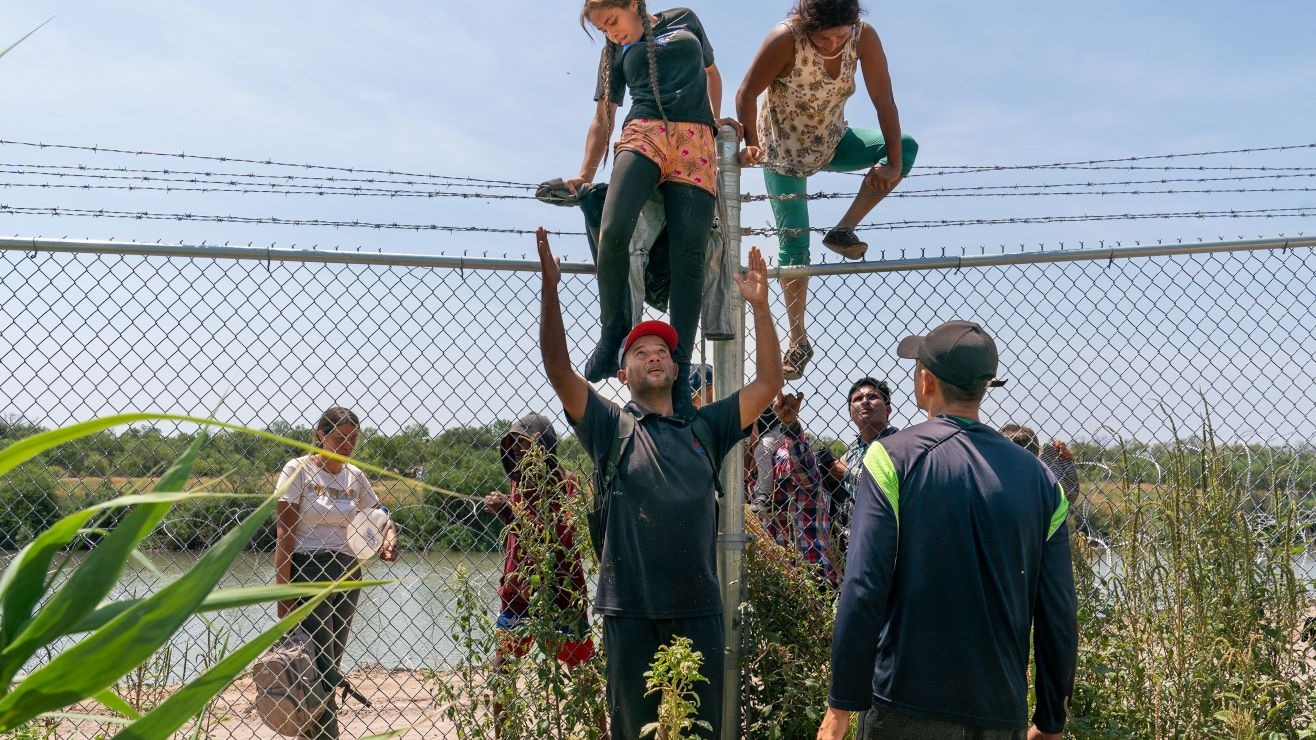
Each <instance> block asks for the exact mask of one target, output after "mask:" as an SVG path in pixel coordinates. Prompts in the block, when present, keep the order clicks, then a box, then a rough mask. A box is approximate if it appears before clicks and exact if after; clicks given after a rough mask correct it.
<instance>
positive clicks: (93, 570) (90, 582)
mask: <svg viewBox="0 0 1316 740" xmlns="http://www.w3.org/2000/svg"><path fill="white" fill-rule="evenodd" d="M205 440H206V436H205V434H198V435H197V438H196V439H195V440H193V441H192V444H191V445H190V446H189V447H188V448H187V451H186V452H184V453H183V454H182V455H181V456H180V457H179V458H178V460H177V461H175V462H174V464H173V465H171V466H170V467H169V469H168V470H166V471H165V473H164V475H162V476H161V477H160V479H159V480H158V481H156V483H155V487H154V488H153V491H154V492H157V493H160V492H165V491H179V490H182V489H183V487H184V486H186V485H187V479H188V476H190V475H191V474H192V465H193V464H194V463H195V462H196V458H197V454H198V453H200V451H201V446H202V445H203V444H204V443H205ZM172 506H173V503H172V502H164V503H158V504H138V505H137V506H136V507H134V508H133V510H132V511H131V512H129V513H128V515H127V516H125V517H124V518H123V520H122V521H120V522H119V524H118V525H116V526H115V527H114V529H113V530H111V531H110V533H109V534H108V535H106V536H105V538H104V539H102V540H101V541H100V543H99V544H98V545H97V546H96V549H95V550H92V551H91V552H90V553H88V555H87V557H85V558H84V559H83V561H82V564H81V565H79V566H78V568H77V569H76V570H74V571H73V574H72V575H71V576H69V579H68V581H67V582H65V584H64V586H63V587H62V588H60V589H59V590H58V591H56V592H55V594H54V595H53V596H51V597H50V599H49V600H48V601H47V602H46V603H45V604H43V605H42V607H41V609H40V610H38V611H37V612H36V614H34V615H32V617H31V619H30V620H28V622H27V625H26V626H25V627H24V628H23V630H22V632H20V633H19V634H18V635H17V636H16V637H14V638H13V640H12V641H10V642H9V643H8V644H6V645H5V646H4V649H3V651H0V686H8V685H9V682H10V681H11V680H12V679H13V677H14V675H15V674H16V673H17V672H18V671H19V670H21V669H22V666H23V664H24V663H26V662H27V660H28V658H30V657H32V656H33V655H34V654H36V652H37V650H40V649H41V648H42V647H44V646H45V645H47V644H48V643H50V642H51V641H53V640H54V639H55V638H56V637H59V636H60V635H62V634H65V633H66V632H68V630H69V628H71V627H72V626H73V625H75V624H77V623H78V622H79V621H81V619H82V618H83V617H84V616H86V615H87V614H89V613H91V612H92V610H94V609H95V608H96V605H97V604H99V603H100V601H101V599H103V598H105V596H106V595H107V594H109V593H110V590H111V589H113V588H114V586H115V584H117V583H118V582H119V577H120V576H121V575H123V570H124V567H125V566H127V564H128V561H129V560H130V559H131V558H132V554H133V552H134V551H136V549H137V546H138V545H139V544H141V542H142V540H144V539H146V536H147V535H149V534H150V533H151V530H153V529H155V527H156V525H157V524H159V523H160V520H162V519H164V517H165V514H167V513H169V509H170V508H171V507H172ZM21 616H22V615H17V614H16V615H12V617H7V619H6V622H7V623H8V622H9V619H10V618H13V617H21ZM15 621H16V620H15Z"/></svg>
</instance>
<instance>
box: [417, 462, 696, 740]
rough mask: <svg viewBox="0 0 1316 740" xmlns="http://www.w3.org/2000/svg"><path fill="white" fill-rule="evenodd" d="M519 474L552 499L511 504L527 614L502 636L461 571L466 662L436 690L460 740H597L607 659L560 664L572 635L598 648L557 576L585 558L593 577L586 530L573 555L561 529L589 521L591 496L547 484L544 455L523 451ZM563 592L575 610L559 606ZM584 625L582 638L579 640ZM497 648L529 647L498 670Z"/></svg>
mask: <svg viewBox="0 0 1316 740" xmlns="http://www.w3.org/2000/svg"><path fill="white" fill-rule="evenodd" d="M500 470H501V467H500ZM521 476H522V477H521V481H522V484H523V485H524V486H525V487H526V488H527V489H529V490H539V491H544V492H546V493H545V495H542V496H538V497H535V500H534V502H533V503H532V504H528V505H514V506H513V508H512V521H511V523H509V524H508V525H507V527H506V528H505V529H504V530H502V532H501V534H502V536H504V537H505V536H506V535H508V534H512V535H515V536H516V539H517V543H518V549H519V551H520V553H521V559H520V566H519V568H518V569H517V570H516V571H515V572H514V573H512V574H511V575H510V576H508V577H511V578H514V579H517V580H518V581H519V582H521V583H525V584H528V593H529V608H528V612H527V613H528V616H527V618H526V619H524V620H522V622H521V625H520V626H519V627H518V628H517V630H516V631H515V635H514V636H512V635H507V634H503V635H500V634H498V633H497V632H496V631H495V630H494V626H493V622H492V619H491V617H490V614H489V604H488V601H489V593H488V586H487V585H485V584H475V583H472V582H471V579H470V577H469V575H468V574H467V573H466V572H465V570H459V572H458V576H457V578H456V579H455V582H454V583H453V584H451V585H450V586H449V590H450V592H451V593H453V595H454V596H455V598H456V614H457V620H456V623H457V628H456V631H455V634H454V635H453V636H452V637H453V641H454V642H456V643H457V645H459V646H460V647H461V655H460V657H459V658H458V660H457V662H456V664H455V665H454V666H453V668H452V670H451V672H449V673H447V674H433V675H432V680H431V691H432V692H433V694H434V697H435V702H436V704H437V705H438V706H439V708H440V711H441V712H442V713H443V715H444V716H445V717H446V718H447V719H449V720H450V721H452V722H453V724H454V726H455V727H456V728H457V737H458V738H459V740H465V739H466V738H471V739H474V738H480V739H481V740H483V739H484V738H488V737H494V727H495V725H496V726H497V728H498V736H500V737H508V738H512V737H517V738H529V737H534V738H555V739H557V740H567V739H568V738H571V739H572V740H598V739H599V738H601V737H602V736H603V727H604V726H605V725H606V715H605V711H606V710H605V707H604V693H603V685H604V684H603V657H602V652H601V651H596V652H595V653H594V655H593V656H591V657H589V658H588V659H586V660H583V661H581V662H579V663H578V664H577V665H574V666H571V667H569V668H568V667H567V666H566V665H565V664H564V663H563V662H562V661H559V660H558V653H559V651H560V650H562V649H563V647H564V645H565V642H564V639H565V638H566V637H567V635H568V634H569V635H571V637H572V638H575V639H583V638H585V637H588V638H590V639H592V640H593V641H594V644H595V645H596V646H601V645H602V640H601V636H600V634H599V628H598V626H597V625H595V626H593V627H590V626H587V625H581V624H580V622H581V620H582V618H585V617H586V615H587V614H588V596H587V594H585V593H578V592H576V591H575V589H573V588H572V586H571V584H570V583H565V584H563V583H559V582H558V580H559V575H560V574H559V572H558V570H557V567H558V562H559V560H562V559H563V558H579V559H580V562H581V563H582V565H583V567H584V568H585V571H586V577H587V578H589V577H592V576H593V575H594V574H595V573H596V572H597V567H598V564H597V562H596V561H595V559H594V551H593V549H592V548H591V546H590V544H589V533H588V527H585V526H579V527H576V528H575V530H574V531H575V534H574V536H573V543H572V547H571V548H566V547H565V546H564V545H563V543H562V542H561V541H560V540H559V539H558V530H559V525H560V524H561V523H563V522H564V521H570V522H582V523H583V522H584V521H585V512H586V510H587V509H586V507H587V506H588V501H589V495H590V492H588V491H584V492H582V493H580V494H579V495H577V496H574V497H568V496H567V495H566V491H565V489H564V488H563V486H564V484H563V483H561V482H559V481H554V480H552V479H551V478H550V476H549V474H548V465H547V462H546V454H545V453H544V451H543V450H542V449H541V448H539V447H532V448H531V449H530V451H529V452H527V453H526V455H525V458H524V459H523V461H522V463H521ZM563 594H565V596H566V598H565V599H564V600H565V601H567V602H569V605H564V604H563V603H561V600H560V599H559V596H561V595H563ZM582 626H585V628H586V632H585V634H584V635H580V634H578V630H579V629H580V628H581V627H582ZM500 640H501V641H502V644H503V645H504V647H507V646H510V645H512V644H515V643H517V642H519V641H522V640H524V641H526V643H527V644H526V650H525V654H524V655H520V656H518V655H515V654H514V651H511V650H505V651H504V652H503V654H502V658H501V661H502V662H501V665H499V664H498V663H496V662H495V661H494V660H493V658H494V655H495V648H496V646H497V645H498V644H499V643H500ZM495 706H496V707H498V711H497V713H495ZM674 737H675V736H673V738H674Z"/></svg>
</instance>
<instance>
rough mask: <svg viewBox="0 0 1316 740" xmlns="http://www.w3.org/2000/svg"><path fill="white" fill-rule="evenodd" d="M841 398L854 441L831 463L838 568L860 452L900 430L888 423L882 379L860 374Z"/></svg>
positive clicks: (847, 543)
mask: <svg viewBox="0 0 1316 740" xmlns="http://www.w3.org/2000/svg"><path fill="white" fill-rule="evenodd" d="M845 398H846V403H847V405H848V406H849V409H850V421H851V422H853V423H854V425H855V430H856V432H857V436H856V437H855V441H854V444H853V445H851V446H850V449H848V450H846V452H845V457H843V458H841V460H839V461H837V464H835V465H833V466H832V469H833V470H834V471H835V472H836V473H839V474H840V475H841V481H842V484H841V486H839V487H838V489H837V493H839V494H840V496H839V500H837V498H836V497H834V498H833V500H832V510H833V512H834V513H833V515H832V529H833V530H834V531H835V532H836V548H837V553H838V554H839V555H840V556H841V562H840V563H838V565H840V567H841V569H842V571H844V568H845V559H844V558H845V555H846V553H847V552H849V548H850V518H851V516H852V515H853V513H854V493H855V488H856V487H857V486H858V485H859V472H860V470H862V469H863V461H864V455H865V454H867V452H868V448H869V446H870V445H872V444H873V442H875V441H877V440H879V439H882V438H883V437H889V436H891V435H892V434H895V433H896V432H897V431H899V430H900V428H899V427H896V426H892V424H891V386H890V385H888V384H887V382H886V381H885V380H877V379H875V378H869V377H864V378H860V379H858V380H856V381H855V382H853V383H851V384H850V392H849V393H847V394H846V395H845Z"/></svg>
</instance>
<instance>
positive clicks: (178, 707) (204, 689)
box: [114, 588, 333, 740]
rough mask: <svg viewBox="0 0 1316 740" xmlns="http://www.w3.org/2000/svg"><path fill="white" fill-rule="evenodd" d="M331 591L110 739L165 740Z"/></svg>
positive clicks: (323, 593) (255, 638) (326, 591)
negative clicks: (159, 739)
mask: <svg viewBox="0 0 1316 740" xmlns="http://www.w3.org/2000/svg"><path fill="white" fill-rule="evenodd" d="M331 591H333V589H332V588H321V589H320V593H318V594H316V595H315V596H314V597H312V598H310V599H308V600H307V601H306V602H305V603H303V604H302V605H301V606H299V607H297V608H296V609H295V610H293V611H292V612H291V613H290V614H288V616H286V617H284V618H283V619H280V620H279V621H278V622H276V623H275V625H274V626H273V627H270V628H269V629H267V630H265V631H264V632H262V633H260V634H259V635H257V636H256V637H254V638H252V640H251V641H250V642H248V643H247V644H246V645H243V646H242V647H240V648H238V649H237V650H234V651H233V652H232V653H230V654H229V655H227V656H225V657H224V659H222V660H220V661H219V662H218V663H216V664H215V665H214V666H212V667H211V668H210V670H208V671H206V672H205V673H203V674H201V675H200V676H197V678H196V679H195V680H193V681H192V682H191V683H189V684H187V685H186V686H183V687H182V688H180V689H179V690H177V691H175V692H174V693H173V694H170V696H169V698H168V699H165V700H164V702H162V703H161V704H160V705H159V706H157V707H156V708H155V709H152V710H151V712H150V713H149V714H147V715H146V716H145V717H142V718H141V719H139V720H137V721H135V722H133V723H132V724H131V725H128V726H127V727H125V728H124V729H122V730H120V731H119V733H118V734H117V735H115V736H114V737H115V738H118V739H119V740H156V738H161V737H168V736H169V735H170V734H171V733H173V732H174V731H175V730H177V729H178V728H180V727H182V726H183V725H184V723H186V722H187V721H188V720H189V719H191V718H192V717H194V716H196V715H197V714H198V713H199V712H201V711H202V710H204V709H205V708H206V705H207V704H209V703H210V700H211V699H213V698H214V697H215V695H216V694H218V693H219V692H221V691H223V690H224V688H225V687H226V686H228V685H229V684H230V683H232V682H233V679H235V678H237V677H238V674H239V673H242V671H243V669H245V668H246V667H247V664H248V663H250V662H251V661H253V660H255V659H256V657H257V656H259V655H260V654H261V653H263V652H265V649H266V648H268V647H269V646H270V645H272V644H274V641H275V640H277V639H279V637H280V636H282V635H283V634H284V633H285V632H287V631H288V630H290V629H292V627H293V626H294V625H296V624H297V623H298V622H300V621H301V620H302V619H304V618H305V617H306V616H307V615H309V614H310V613H311V611H312V610H314V609H315V607H316V605H318V604H319V603H320V602H321V601H324V599H325V597H327V596H328V595H329V594H330V592H331Z"/></svg>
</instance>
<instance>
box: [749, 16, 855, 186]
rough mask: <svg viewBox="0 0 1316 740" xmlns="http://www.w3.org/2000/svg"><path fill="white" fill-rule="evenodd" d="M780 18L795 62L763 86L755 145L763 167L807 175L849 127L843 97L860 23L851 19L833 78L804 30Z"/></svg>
mask: <svg viewBox="0 0 1316 740" xmlns="http://www.w3.org/2000/svg"><path fill="white" fill-rule="evenodd" d="M782 22H783V23H784V24H785V25H786V27H787V28H789V29H791V32H792V33H793V34H794V35H795V63H794V65H793V67H792V68H791V71H790V74H788V75H786V76H785V77H778V78H776V79H774V80H773V81H772V82H771V84H769V85H768V92H767V95H765V96H764V100H763V108H762V109H761V110H760V111H759V118H758V129H759V145H760V146H761V147H763V153H764V167H766V168H768V169H770V170H772V171H773V172H776V173H778V174H782V175H786V176H788V177H808V176H810V175H812V174H814V173H815V172H818V171H819V170H821V169H822V168H823V167H826V166H827V163H828V162H830V161H831V160H832V156H833V154H834V153H835V152H836V145H837V144H838V143H840V141H841V137H842V136H844V135H845V132H846V129H847V128H849V125H848V124H847V123H846V121H845V101H846V100H849V98H850V96H851V95H854V91H855V71H856V69H857V68H858V65H859V34H860V31H861V30H862V28H863V23H862V22H860V23H856V24H855V27H854V32H853V33H852V34H851V35H850V40H849V42H847V43H846V45H845V47H844V48H843V49H842V51H841V74H840V75H838V76H837V77H836V79H832V76H831V75H829V74H828V73H827V70H826V68H824V66H823V58H822V55H820V54H819V53H818V50H817V49H816V48H815V47H814V45H813V42H811V41H809V37H808V35H807V34H805V33H804V32H802V31H801V30H799V28H797V27H796V26H795V24H793V23H792V21H791V20H789V19H788V20H785V21H782Z"/></svg>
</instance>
